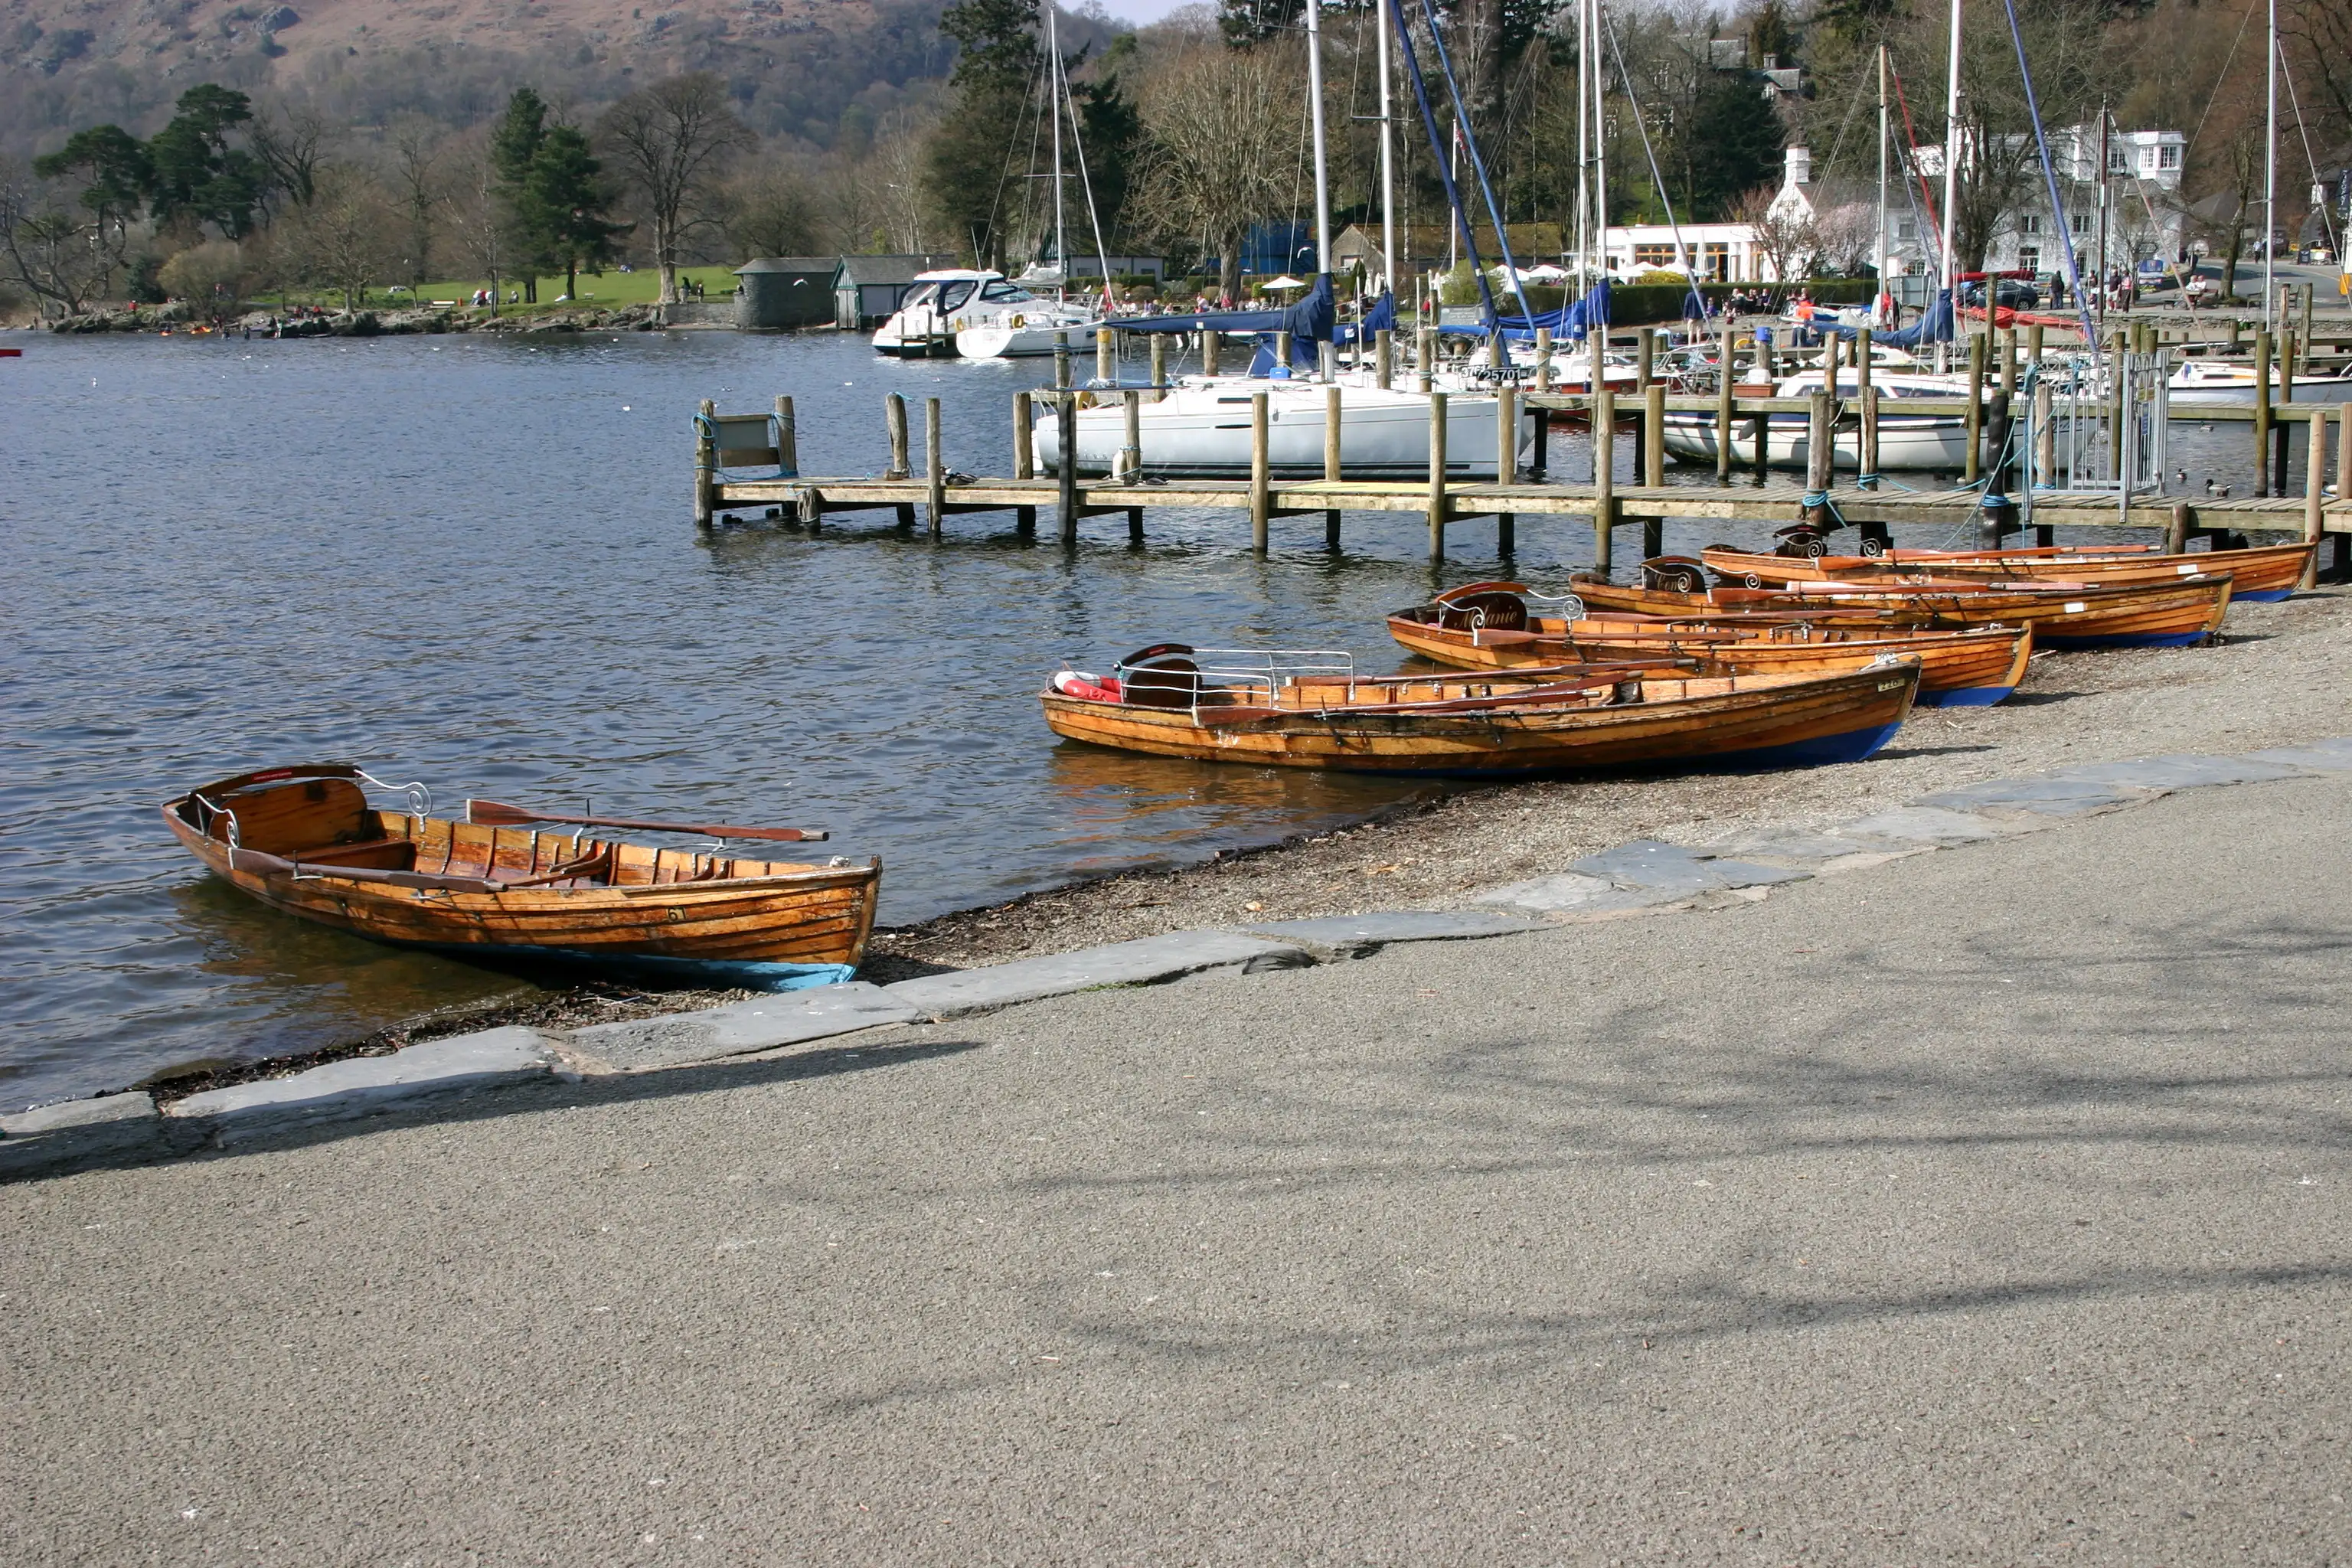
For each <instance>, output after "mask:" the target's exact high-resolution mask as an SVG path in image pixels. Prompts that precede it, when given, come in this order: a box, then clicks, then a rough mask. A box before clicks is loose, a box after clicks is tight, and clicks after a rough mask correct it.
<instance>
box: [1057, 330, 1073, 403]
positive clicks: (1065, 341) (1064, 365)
mask: <svg viewBox="0 0 2352 1568" xmlns="http://www.w3.org/2000/svg"><path fill="white" fill-rule="evenodd" d="M1069 389H1070V334H1069V333H1068V332H1066V331H1057V332H1055V334H1054V390H1055V391H1056V392H1067V391H1068V390H1069Z"/></svg>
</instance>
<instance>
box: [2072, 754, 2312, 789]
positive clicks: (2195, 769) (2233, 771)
mask: <svg viewBox="0 0 2352 1568" xmlns="http://www.w3.org/2000/svg"><path fill="white" fill-rule="evenodd" d="M2305 771H2306V770H2305V769H2302V768H2297V767H2293V766H2288V765H2284V764H2282V763H2270V762H2263V761H2261V760H2259V759H2257V758H2254V757H2197V756H2166V757H2139V758H2136V759H2134V760H2133V761H2131V762H2126V763H2095V764H2094V765H2092V766H2090V767H2084V768H2068V769H2067V770H2066V771H2065V773H2064V774H2063V775H2062V776H2063V777H2066V778H2070V779H2083V780H2084V781H2086V782H2088V783H2091V784H2122V785H2124V786H2125V787H2126V788H2129V789H2156V790H2171V789H2203V788H2207V787H2210V786H2211V785H2215V784H2264V783H2267V782H2269V781H2270V780H2272V779H2291V778H2294V777H2295V776H2296V775H2297V774H2298V773H2304V772H2305Z"/></svg>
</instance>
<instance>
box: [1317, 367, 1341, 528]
mask: <svg viewBox="0 0 2352 1568" xmlns="http://www.w3.org/2000/svg"><path fill="white" fill-rule="evenodd" d="M1341 413H1342V411H1341V408H1340V403H1339V387H1338V386H1337V385H1331V386H1326V387H1325V388H1324V389H1323V479H1324V481H1325V482H1326V483H1328V484H1335V485H1336V484H1338V483H1339V474H1340V470H1341V458H1342V454H1341V451H1340V437H1341V433H1342V432H1343V431H1344V430H1345V429H1346V424H1345V422H1344V420H1343V419H1342V417H1341ZM1323 547H1324V548H1325V549H1327V550H1337V549H1339V508H1338V507H1336V506H1334V507H1326V508H1324V510H1323Z"/></svg>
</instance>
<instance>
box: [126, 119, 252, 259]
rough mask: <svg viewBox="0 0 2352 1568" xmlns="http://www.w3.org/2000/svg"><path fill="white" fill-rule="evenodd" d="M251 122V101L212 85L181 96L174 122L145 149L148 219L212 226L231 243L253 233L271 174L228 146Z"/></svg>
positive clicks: (242, 150) (249, 156) (243, 150)
mask: <svg viewBox="0 0 2352 1568" xmlns="http://www.w3.org/2000/svg"><path fill="white" fill-rule="evenodd" d="M252 119H253V103H252V100H249V99H247V97H246V96H245V94H243V93H241V92H238V91H236V90H235V89H231V88H226V87H219V86H216V85H214V84H212V83H209V82H208V83H206V84H205V85H204V86H202V87H192V88H190V89H188V90H187V91H185V92H184V93H182V94H181V95H180V101H179V104H178V107H177V111H176V112H175V113H173V116H172V122H171V123H170V124H168V125H166V126H164V127H163V130H161V131H159V132H156V133H155V137H154V139H153V140H152V141H151V142H148V143H147V156H148V161H149V163H150V165H151V168H152V173H151V174H150V179H149V185H148V193H147V210H148V213H149V215H150V216H152V217H153V218H154V219H155V221H156V222H158V223H169V222H171V221H172V220H173V218H175V217H183V216H184V217H189V218H193V219H194V220H195V221H196V222H198V223H210V224H212V225H214V226H215V227H217V228H218V229H219V230H220V231H221V233H222V234H224V235H226V236H227V237H229V238H231V239H243V238H244V237H246V236H247V234H249V233H250V232H252V229H253V223H254V215H255V211H256V209H257V208H258V207H259V206H260V205H261V198H262V196H263V195H265V194H266V193H267V190H268V171H267V170H266V169H265V168H264V167H263V165H262V163H261V160H260V159H259V158H257V157H256V156H254V154H253V153H251V152H250V151H248V150H247V149H246V148H243V147H232V146H231V145H229V133H230V132H232V131H234V130H236V128H237V127H239V126H242V125H246V124H248V123H249V122H250V121H252Z"/></svg>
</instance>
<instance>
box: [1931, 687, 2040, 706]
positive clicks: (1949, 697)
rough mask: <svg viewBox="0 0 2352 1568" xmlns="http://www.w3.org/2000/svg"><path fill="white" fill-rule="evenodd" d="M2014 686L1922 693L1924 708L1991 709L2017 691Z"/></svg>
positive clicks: (1961, 688)
mask: <svg viewBox="0 0 2352 1568" xmlns="http://www.w3.org/2000/svg"><path fill="white" fill-rule="evenodd" d="M2016 689H2017V688H2016V687H2014V686H1961V687H1956V688H1954V689H1952V690H1949V691H1922V692H1921V693H1919V706H1920V707H1922V708H1990V707H1991V706H1992V705H1993V704H1994V703H1996V702H1998V701H2000V700H2001V699H2002V698H2004V697H2007V696H2008V695H2009V694H2010V693H2011V692H2012V691H2014V690H2016Z"/></svg>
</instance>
